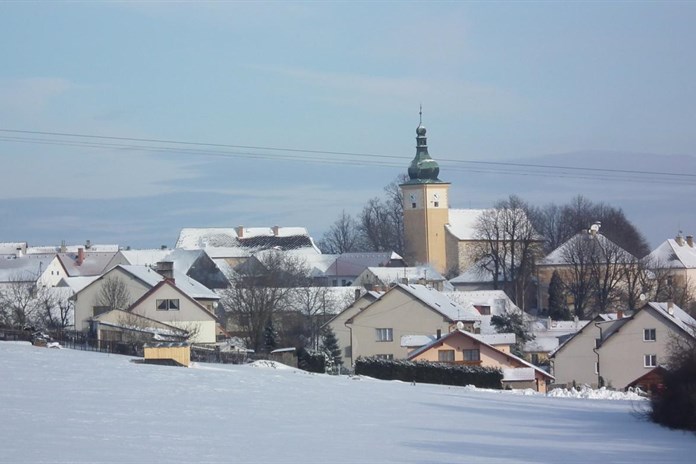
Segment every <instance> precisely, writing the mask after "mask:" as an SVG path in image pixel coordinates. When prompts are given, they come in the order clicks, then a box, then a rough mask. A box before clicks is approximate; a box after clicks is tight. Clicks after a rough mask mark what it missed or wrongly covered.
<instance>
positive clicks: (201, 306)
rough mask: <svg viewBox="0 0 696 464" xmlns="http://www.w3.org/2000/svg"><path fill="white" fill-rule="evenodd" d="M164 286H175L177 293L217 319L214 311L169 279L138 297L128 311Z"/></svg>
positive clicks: (208, 315) (207, 314) (209, 316)
mask: <svg viewBox="0 0 696 464" xmlns="http://www.w3.org/2000/svg"><path fill="white" fill-rule="evenodd" d="M162 287H171V288H173V289H174V290H176V292H177V293H179V295H181V296H182V297H183V298H184V299H186V300H188V301H189V302H191V303H192V304H193V305H194V306H195V307H196V308H197V309H199V310H200V311H202V312H203V314H205V315H206V316H207V317H208V318H211V319H213V320H215V321H217V317H216V316H215V314H213V313H211V312H210V311H208V310H207V309H206V308H205V307H204V306H203V305H202V304H200V303H199V302H197V301H196V300H194V299H193V298H192V297H191V296H190V295H189V294H188V293H187V292H185V291H184V290H183V289H181V288H180V287H179V286H178V285H176V284H175V283H174V282H172V281H171V280H169V279H165V280H162V281H161V282H159V283H158V284H157V285H155V286H154V287H152V288H151V289H150V290H148V291H147V292H145V294H144V295H143V296H141V297H140V298H138V299H137V300H136V301H135V303H133V304H132V305H130V306H129V307H128V309H127V310H126V311H128V312H131V311H132V310H133V309H135V308H136V307H138V306H140V304H141V303H142V302H143V301H145V300H146V299H147V298H149V297H150V296H152V295H155V294H157V292H159V291H160V289H161V288H162Z"/></svg>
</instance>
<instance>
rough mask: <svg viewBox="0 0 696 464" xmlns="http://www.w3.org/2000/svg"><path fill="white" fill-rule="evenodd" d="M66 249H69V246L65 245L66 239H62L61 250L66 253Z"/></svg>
mask: <svg viewBox="0 0 696 464" xmlns="http://www.w3.org/2000/svg"><path fill="white" fill-rule="evenodd" d="M66 251H68V247H66V246H65V240H61V241H60V252H61V253H65V252H66Z"/></svg>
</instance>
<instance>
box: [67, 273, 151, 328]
mask: <svg viewBox="0 0 696 464" xmlns="http://www.w3.org/2000/svg"><path fill="white" fill-rule="evenodd" d="M109 277H112V278H118V279H121V280H122V281H123V283H124V284H125V285H126V289H127V290H128V293H129V294H130V295H131V301H130V302H129V304H132V303H135V301H136V300H137V299H138V298H140V297H141V296H143V295H144V294H145V293H147V291H148V290H149V289H150V287H148V286H146V285H145V284H144V283H143V282H141V281H140V280H138V279H136V278H134V277H133V276H132V275H130V274H128V273H126V272H124V271H123V270H121V269H120V268H115V269H112V270H111V271H109V272H107V273H106V274H104V277H103V278H100V279H97V280H95V281H94V282H92V283H91V284H90V285H88V286H87V287H85V288H83V289H82V290H81V291H80V292H78V293H77V294H76V295H75V298H76V300H75V330H87V329H89V323H88V322H87V321H88V320H89V318H91V317H92V316H94V306H96V305H97V299H98V298H99V294H100V292H101V290H102V287H103V285H104V282H105V280H106V279H107V278H109ZM116 309H126V308H116Z"/></svg>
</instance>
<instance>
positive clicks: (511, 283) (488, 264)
mask: <svg viewBox="0 0 696 464" xmlns="http://www.w3.org/2000/svg"><path fill="white" fill-rule="evenodd" d="M527 209H528V208H527V205H526V203H524V202H523V201H522V200H521V199H520V198H519V197H517V196H514V195H512V196H510V197H509V198H508V199H506V200H503V201H500V202H498V203H497V204H496V205H495V207H494V208H493V209H490V210H487V211H485V212H484V213H482V214H481V216H480V217H479V219H478V221H477V224H476V226H475V227H476V232H475V236H476V238H477V239H478V245H477V246H476V247H475V249H474V259H475V261H476V262H477V263H478V266H480V267H481V268H483V269H485V270H487V271H489V272H490V273H491V274H492V275H493V285H494V288H496V289H497V288H499V287H501V286H502V287H503V288H504V289H505V290H506V292H507V293H508V294H509V296H510V298H511V299H512V300H513V301H514V302H515V303H516V304H517V305H519V306H520V307H522V308H524V307H525V305H526V298H525V296H526V293H527V289H528V287H529V285H530V284H531V282H532V276H533V269H534V261H535V259H536V257H537V255H538V254H539V252H540V250H541V238H540V237H539V236H538V234H537V233H536V231H535V230H534V227H533V225H532V222H531V220H530V219H529V217H528V216H527ZM500 277H502V280H503V282H502V285H501V282H499V279H500Z"/></svg>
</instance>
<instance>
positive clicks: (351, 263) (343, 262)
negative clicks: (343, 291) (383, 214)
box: [324, 251, 406, 287]
mask: <svg viewBox="0 0 696 464" xmlns="http://www.w3.org/2000/svg"><path fill="white" fill-rule="evenodd" d="M331 256H332V261H331V264H330V265H329V267H328V268H327V269H326V270H325V271H324V281H325V285H327V286H332V287H338V286H350V285H354V282H355V280H356V279H357V278H358V276H359V275H360V274H362V273H363V271H365V270H366V269H367V268H369V267H389V268H399V267H400V268H404V267H406V261H404V259H403V258H402V257H401V256H399V255H398V254H397V253H394V252H393V251H392V252H361V253H341V254H339V255H331Z"/></svg>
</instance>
